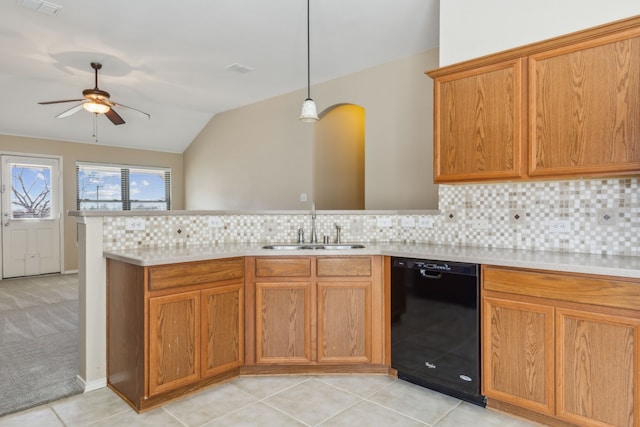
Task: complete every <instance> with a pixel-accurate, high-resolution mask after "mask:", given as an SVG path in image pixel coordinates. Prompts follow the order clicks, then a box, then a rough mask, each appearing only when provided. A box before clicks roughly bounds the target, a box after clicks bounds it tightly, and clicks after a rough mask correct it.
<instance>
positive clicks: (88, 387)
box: [76, 375, 107, 393]
mask: <svg viewBox="0 0 640 427" xmlns="http://www.w3.org/2000/svg"><path fill="white" fill-rule="evenodd" d="M76 382H77V383H78V385H80V387H82V390H83V392H84V393H86V392H88V391H93V390H99V389H101V388H105V387H106V386H107V379H106V378H99V379H97V380H93V381H88V382H87V381H85V380H84V379H83V378H81V377H80V375H78V376H77V377H76Z"/></svg>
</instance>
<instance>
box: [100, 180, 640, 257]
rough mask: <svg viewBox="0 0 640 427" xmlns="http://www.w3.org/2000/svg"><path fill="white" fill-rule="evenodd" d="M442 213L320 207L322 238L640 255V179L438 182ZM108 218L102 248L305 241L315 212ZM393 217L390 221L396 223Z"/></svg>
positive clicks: (319, 233)
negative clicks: (140, 220) (134, 222)
mask: <svg viewBox="0 0 640 427" xmlns="http://www.w3.org/2000/svg"><path fill="white" fill-rule="evenodd" d="M439 197H440V201H439V203H440V213H439V214H436V215H390V214H366V213H365V214H354V215H342V214H322V213H320V214H318V216H317V220H316V224H317V234H318V241H320V242H322V238H323V236H325V235H326V236H329V237H330V239H331V241H332V242H333V239H334V238H335V225H336V224H337V225H339V226H340V227H341V230H342V241H343V242H371V243H384V242H393V243H432V244H446V245H468V246H482V247H501V248H513V249H535V250H548V251H564V252H583V253H595V254H607V255H627V256H640V179H639V178H625V179H600V180H587V181H584V180H581V181H545V182H523V183H504V184H502V183H501V184H474V185H440V189H439ZM182 213H183V214H177V215H170V216H144V220H145V230H143V231H130V230H126V229H125V228H126V218H131V217H117V216H115V217H105V218H104V235H105V236H104V237H105V238H104V246H105V249H111V250H120V249H130V248H137V247H154V246H176V245H205V244H211V243H225V242H243V243H244V242H265V243H284V242H295V241H296V240H297V236H298V229H300V228H302V229H304V230H305V237H306V239H307V241H308V238H309V236H310V232H311V216H310V215H309V214H308V213H300V214H298V213H296V214H288V215H275V214H233V215H191V214H184V212H182ZM389 224H390V226H389Z"/></svg>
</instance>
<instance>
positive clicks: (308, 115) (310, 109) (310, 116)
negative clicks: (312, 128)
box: [300, 98, 318, 123]
mask: <svg viewBox="0 0 640 427" xmlns="http://www.w3.org/2000/svg"><path fill="white" fill-rule="evenodd" d="M300 121H301V122H305V123H310V122H315V121H318V111H317V110H316V103H315V102H314V100H313V99H311V98H307V99H305V100H304V103H303V104H302V112H301V113H300Z"/></svg>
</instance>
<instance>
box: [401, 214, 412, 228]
mask: <svg viewBox="0 0 640 427" xmlns="http://www.w3.org/2000/svg"><path fill="white" fill-rule="evenodd" d="M400 226H401V227H402V228H416V220H415V218H414V217H412V216H403V217H402V219H401V220H400Z"/></svg>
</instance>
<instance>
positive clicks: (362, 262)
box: [317, 257, 371, 277]
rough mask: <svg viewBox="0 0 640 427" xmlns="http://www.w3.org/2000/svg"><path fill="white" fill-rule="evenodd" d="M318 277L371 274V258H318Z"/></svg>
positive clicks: (365, 275) (366, 275) (364, 275)
mask: <svg viewBox="0 0 640 427" xmlns="http://www.w3.org/2000/svg"><path fill="white" fill-rule="evenodd" d="M317 268H318V277H335V276H363V277H368V276H371V258H369V257H362V258H355V257H349V258H318V259H317Z"/></svg>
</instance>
